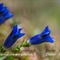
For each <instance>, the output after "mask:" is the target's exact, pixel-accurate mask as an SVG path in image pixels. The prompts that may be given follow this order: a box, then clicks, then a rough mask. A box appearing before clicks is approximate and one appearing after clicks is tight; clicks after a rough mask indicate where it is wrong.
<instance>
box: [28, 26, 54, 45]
mask: <svg viewBox="0 0 60 60" xmlns="http://www.w3.org/2000/svg"><path fill="white" fill-rule="evenodd" d="M50 33H51V31H50V30H49V27H48V26H46V27H45V29H44V31H43V32H42V33H41V34H37V35H35V36H33V37H31V38H30V39H29V40H28V42H29V43H30V44H31V45H37V44H41V43H44V42H51V43H53V42H54V39H53V38H52V37H51V36H50Z"/></svg>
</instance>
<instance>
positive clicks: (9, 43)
mask: <svg viewBox="0 0 60 60" xmlns="http://www.w3.org/2000/svg"><path fill="white" fill-rule="evenodd" d="M21 30H22V28H20V29H18V27H17V25H15V26H14V27H13V30H12V32H11V33H10V35H9V36H8V37H7V39H6V40H5V42H4V45H3V46H4V47H5V48H9V47H11V46H12V45H13V44H14V43H15V42H16V41H17V39H18V38H20V37H22V36H24V35H25V33H21V32H20V31H21Z"/></svg>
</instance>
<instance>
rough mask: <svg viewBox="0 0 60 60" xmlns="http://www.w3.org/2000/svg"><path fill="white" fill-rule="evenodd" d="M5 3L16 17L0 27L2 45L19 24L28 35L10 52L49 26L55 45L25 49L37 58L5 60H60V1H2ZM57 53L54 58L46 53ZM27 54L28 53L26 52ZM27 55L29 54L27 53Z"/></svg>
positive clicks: (45, 44) (23, 57)
mask: <svg viewBox="0 0 60 60" xmlns="http://www.w3.org/2000/svg"><path fill="white" fill-rule="evenodd" d="M0 3H4V5H5V6H7V7H8V8H9V10H10V12H11V13H13V14H14V17H13V18H11V19H9V20H7V21H6V22H5V23H4V24H2V25H1V26H0V45H1V44H3V43H4V40H5V39H6V38H7V36H8V35H9V33H10V32H11V30H12V27H13V26H14V25H15V24H18V25H19V26H20V27H23V28H24V29H23V31H24V32H26V35H25V36H24V37H23V38H21V39H19V40H18V41H17V42H16V43H15V44H14V45H13V46H12V47H11V48H10V49H9V50H11V51H12V50H13V48H14V46H15V45H16V44H20V43H21V41H22V40H23V39H25V40H27V39H29V38H30V37H31V36H33V35H35V34H38V33H41V32H42V31H43V29H44V28H45V26H47V25H48V26H49V28H50V30H51V36H52V37H53V38H54V43H52V44H51V43H42V44H40V45H37V46H31V47H29V48H24V49H23V51H25V50H28V52H30V50H31V51H32V52H33V51H34V52H35V53H36V55H35V56H18V57H11V56H10V57H6V58H5V60H60V56H59V55H58V54H59V51H60V0H0ZM47 51H48V52H51V53H56V55H54V56H46V52H47ZM25 52H26V51H25ZM26 53H27V52H26Z"/></svg>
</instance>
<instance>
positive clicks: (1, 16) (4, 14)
mask: <svg viewBox="0 0 60 60" xmlns="http://www.w3.org/2000/svg"><path fill="white" fill-rule="evenodd" d="M11 17H13V14H11V13H10V12H9V10H8V8H7V7H5V6H3V3H1V4H0V25H1V24H2V23H4V22H5V21H6V20H7V19H9V18H11Z"/></svg>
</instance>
